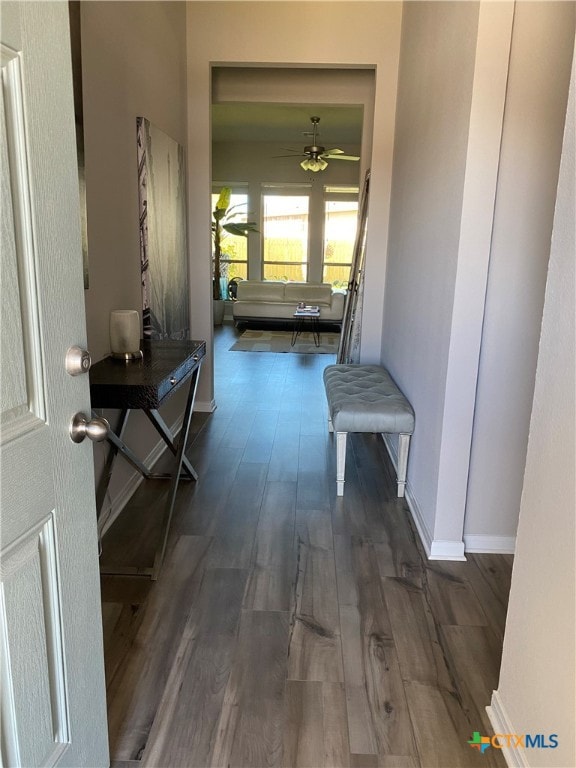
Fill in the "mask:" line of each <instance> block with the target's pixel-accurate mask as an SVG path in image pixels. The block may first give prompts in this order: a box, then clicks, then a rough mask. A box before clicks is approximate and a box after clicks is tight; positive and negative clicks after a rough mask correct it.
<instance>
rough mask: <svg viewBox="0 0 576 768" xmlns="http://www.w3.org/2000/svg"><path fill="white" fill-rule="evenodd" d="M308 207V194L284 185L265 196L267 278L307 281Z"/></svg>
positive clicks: (264, 248) (265, 271) (264, 246)
mask: <svg viewBox="0 0 576 768" xmlns="http://www.w3.org/2000/svg"><path fill="white" fill-rule="evenodd" d="M308 209H309V198H308V194H291V193H290V192H288V191H287V190H286V188H285V187H282V188H278V190H277V191H275V192H274V193H268V192H266V193H265V194H264V195H263V198H262V218H263V224H262V232H263V265H262V277H263V278H264V280H293V281H298V282H306V278H307V274H308Z"/></svg>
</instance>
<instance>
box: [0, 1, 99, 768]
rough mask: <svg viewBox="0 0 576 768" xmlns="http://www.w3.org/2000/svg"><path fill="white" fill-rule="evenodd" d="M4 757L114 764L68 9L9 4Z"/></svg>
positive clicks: (2, 340) (2, 380) (0, 112)
mask: <svg viewBox="0 0 576 768" xmlns="http://www.w3.org/2000/svg"><path fill="white" fill-rule="evenodd" d="M0 10H1V13H2V41H1V44H2V47H1V50H0V53H1V65H2V94H1V100H0V118H1V124H0V136H1V138H0V164H1V170H2V177H1V187H0V194H1V196H0V204H1V210H2V214H1V215H2V221H1V224H2V236H1V237H2V239H1V247H2V252H1V255H2V259H1V273H0V279H1V284H2V302H0V305H1V310H0V311H1V325H0V344H1V352H2V358H1V364H0V451H1V454H0V459H1V465H0V472H1V478H0V480H1V485H0V488H1V527H0V548H1V551H0V649H1V652H2V669H1V672H2V680H3V685H2V689H1V704H2V764H3V765H5V766H27V768H28V767H29V768H32V766H54V765H57V766H74V767H75V768H81V767H82V766H91V767H92V768H96V767H97V766H104V765H108V750H107V728H106V706H105V686H104V674H103V650H102V624H101V615H100V596H99V574H98V553H97V535H96V510H95V502H94V477H93V461H92V446H91V444H90V443H89V441H86V442H85V443H83V444H81V445H77V444H74V443H72V441H71V439H70V437H69V434H68V428H69V424H70V421H71V419H72V416H73V415H74V413H76V412H77V411H84V412H85V413H88V414H89V413H90V400H89V390H88V378H87V377H86V376H77V377H71V376H69V375H68V374H66V371H65V356H66V350H67V349H68V348H69V347H71V346H73V345H78V346H81V347H84V346H85V344H86V330H85V319H84V296H83V274H82V249H81V237H80V209H79V192H78V176H77V164H76V154H75V153H76V142H75V134H74V113H73V101H72V80H71V71H70V43H69V33H68V4H67V3H66V2H38V3H35V2H29V3H17V2H16V3H11V2H9V3H5V2H2V3H1V9H0Z"/></svg>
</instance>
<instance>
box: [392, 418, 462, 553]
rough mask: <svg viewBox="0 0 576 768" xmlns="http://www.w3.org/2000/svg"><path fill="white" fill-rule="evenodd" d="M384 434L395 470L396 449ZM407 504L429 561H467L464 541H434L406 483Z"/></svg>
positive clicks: (396, 463) (396, 460) (396, 461)
mask: <svg viewBox="0 0 576 768" xmlns="http://www.w3.org/2000/svg"><path fill="white" fill-rule="evenodd" d="M381 434H382V440H383V441H384V445H385V446H386V450H387V451H388V455H389V456H390V460H391V461H392V464H393V465H394V469H397V465H398V454H397V452H396V450H395V448H394V443H393V441H392V439H391V436H390V435H388V434H383V433H381ZM405 498H406V503H407V504H408V509H409V510H410V514H411V515H412V520H413V521H414V525H415V526H416V530H417V531H418V535H419V536H420V541H421V542H422V546H423V547H424V550H425V551H426V556H427V557H428V559H429V560H466V557H465V555H464V542H463V541H452V540H451V539H449V540H446V539H433V538H432V536H431V534H430V531H429V530H428V526H427V525H426V522H425V520H424V517H423V515H422V512H421V511H420V507H419V506H418V502H417V501H416V498H415V497H414V496H413V494H412V490H411V487H410V484H409V483H408V482H407V483H406V495H405Z"/></svg>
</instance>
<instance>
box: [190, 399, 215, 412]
mask: <svg viewBox="0 0 576 768" xmlns="http://www.w3.org/2000/svg"><path fill="white" fill-rule="evenodd" d="M194 410H195V411H198V412H199V413H214V411H215V410H216V400H195V401H194Z"/></svg>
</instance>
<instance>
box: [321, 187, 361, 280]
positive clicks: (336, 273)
mask: <svg viewBox="0 0 576 768" xmlns="http://www.w3.org/2000/svg"><path fill="white" fill-rule="evenodd" d="M357 223H358V190H355V191H354V190H351V189H350V188H342V189H339V188H338V187H336V188H334V187H332V188H326V190H325V200H324V258H323V263H322V280H323V281H324V282H325V283H331V284H332V285H333V286H334V287H335V288H345V287H346V286H347V285H348V281H349V279H350V266H351V264H352V256H353V251H354V241H355V238H356V226H357Z"/></svg>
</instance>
